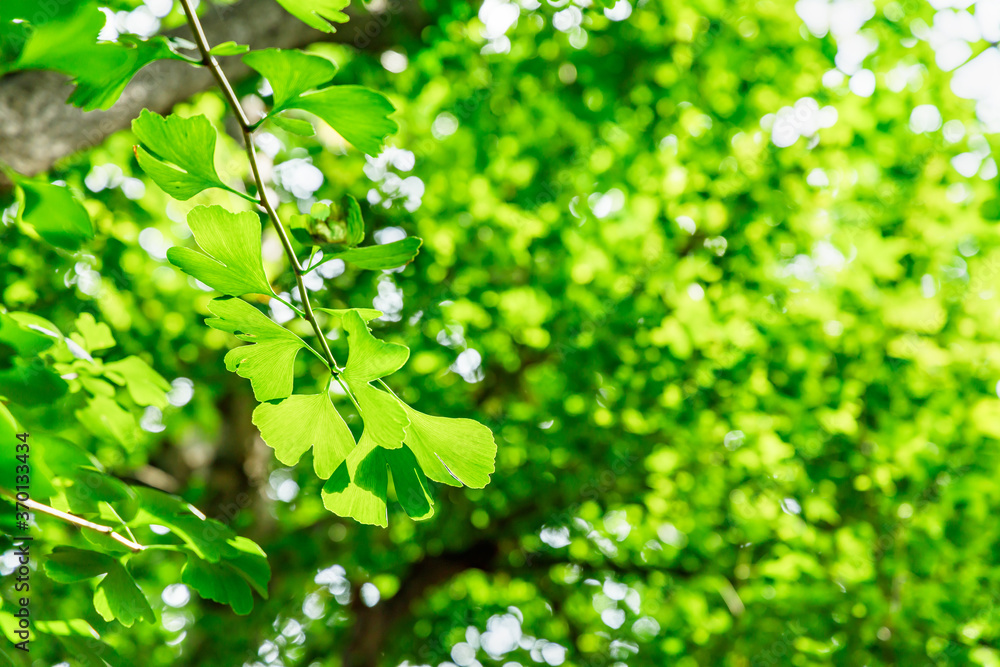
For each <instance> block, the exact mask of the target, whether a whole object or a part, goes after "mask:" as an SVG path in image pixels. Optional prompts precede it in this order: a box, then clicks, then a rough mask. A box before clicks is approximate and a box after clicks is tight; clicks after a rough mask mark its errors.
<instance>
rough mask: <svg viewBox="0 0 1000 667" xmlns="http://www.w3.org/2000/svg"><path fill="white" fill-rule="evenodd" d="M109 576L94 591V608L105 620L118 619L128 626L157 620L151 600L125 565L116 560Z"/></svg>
mask: <svg viewBox="0 0 1000 667" xmlns="http://www.w3.org/2000/svg"><path fill="white" fill-rule="evenodd" d="M115 564H116V565H117V567H116V568H112V569H111V571H110V572H108V574H107V576H105V577H104V579H102V580H101V583H99V584H98V585H97V591H96V592H95V593H94V608H95V609H96V610H97V613H98V614H100V615H101V617H102V618H103V619H104V620H105V621H109V622H110V621H112V620H117V621H118V622H119V623H121V624H122V625H124V626H125V627H126V628H130V627H132V624H133V623H135V622H136V621H148V622H150V623H153V622H155V621H156V615H155V614H154V613H153V608H152V607H150V606H149V600H147V599H146V596H145V595H144V594H143V592H142V590H140V589H139V586H138V585H137V584H136V583H135V579H133V578H132V575H131V574H129V573H128V571H127V570H126V569H125V567H124V566H123V565H122V564H121V563H118V561H115Z"/></svg>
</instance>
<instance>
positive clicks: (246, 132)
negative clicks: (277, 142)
mask: <svg viewBox="0 0 1000 667" xmlns="http://www.w3.org/2000/svg"><path fill="white" fill-rule="evenodd" d="M181 7H183V8H184V15H185V16H186V17H187V22H188V25H189V26H190V27H191V33H192V35H194V40H195V42H196V43H197V45H198V50H199V51H200V52H201V58H202V64H203V65H204V66H205V67H207V68H208V70H209V71H210V72H211V73H212V76H214V77H215V80H216V81H217V82H218V84H219V88H220V89H221V90H222V94H223V96H225V98H226V102H228V103H229V106H230V108H231V109H232V110H233V114H235V116H236V120H237V121H238V122H239V124H240V130H242V132H243V144H244V145H245V146H246V151H247V158H248V159H249V160H250V170H251V171H252V172H253V180H254V182H255V183H256V185H257V204H258V205H259V206H260V207H261V208H262V209H264V211H265V212H266V213H267V215H268V217H269V218H270V219H271V222H272V223H273V224H274V229H275V231H276V232H278V238H279V239H280V240H281V247H282V248H284V250H285V254H286V255H287V256H288V261H289V262H290V263H291V265H292V271H293V272H294V273H295V283H296V285H298V288H299V299H300V300H301V301H302V308H303V310H304V311H305V312H304V314H303V316H304V317H305V318H306V319H307V320H308V321H309V324H311V325H312V328H313V331H314V332H316V336H317V337H318V338H319V341H320V345H321V346H322V349H323V354H324V355H325V357H326V360H325V361H326V363H327V365H328V366H329V367H330V372H331V373H333V374H334V375H336V376H339V374H340V370H341V369H340V367H339V366H338V365H337V361H336V360H335V359H334V358H333V352H331V351H330V344H329V343H327V340H326V336H325V335H324V334H323V330H322V329H321V328H320V326H319V322H317V321H316V314H315V313H314V312H313V308H312V304H311V303H310V302H309V293H308V292H307V291H306V286H305V283H304V282H303V276H304V275H305V272H304V270H303V268H302V264H301V263H300V262H299V259H298V257H296V256H295V250H294V249H293V248H292V241H291V239H290V238H289V236H288V232H287V231H286V230H285V226H284V225H283V224H282V223H281V219H280V218H279V217H278V212H277V211H275V210H274V207H273V206H272V205H271V202H270V201H268V199H267V191H266V190H265V189H264V179H263V178H261V175H260V168H259V167H258V165H257V150H256V149H255V148H254V143H253V133H254V130H255V129H256V128H257V126H258V125H259V123H251V122H250V120H249V119H248V118H247V115H246V113H245V112H244V111H243V107H242V106H241V105H240V101H239V99H238V98H237V97H236V93H235V91H233V87H232V86H231V85H230V83H229V79H227V78H226V74H225V72H223V71H222V68H221V67H219V63H218V61H217V60H216V59H215V57H214V56H212V54H211V53H210V52H211V50H212V49H211V47H210V46H209V44H208V38H207V37H206V36H205V30H204V29H203V28H202V27H201V22H200V21H199V20H198V15H197V14H196V13H195V11H194V8H193V7H192V6H191V0H181Z"/></svg>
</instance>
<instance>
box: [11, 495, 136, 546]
mask: <svg viewBox="0 0 1000 667" xmlns="http://www.w3.org/2000/svg"><path fill="white" fill-rule="evenodd" d="M3 495H4V496H5V497H6V498H7V499H8V500H10V501H11V502H12V503H20V504H21V505H23V506H25V507H27V508H28V509H30V510H34V511H36V512H42V513H44V514H48V515H49V516H54V517H56V518H57V519H62V520H63V521H66V522H67V523H72V524H74V525H76V526H80V527H81V528H89V529H90V530H95V531H97V532H98V533H104V534H105V535H107V536H108V537H110V538H111V539H113V540H114V541H116V542H119V543H120V544H123V545H125V546H126V547H128V548H129V549H131V550H132V551H142V550H144V549H145V548H146V547H144V546H143V545H141V544H139V543H138V542H134V541H132V540H130V539H128V538H127V537H124V536H122V535H119V534H118V533H116V532H115V529H114V528H112V527H111V526H102V525H101V524H99V523H94V522H93V521H87V520H86V519H81V518H80V517H78V516H76V515H75V514H70V513H69V512H63V511H62V510H57V509H56V508H55V507H49V506H48V505H44V504H42V503H40V502H37V501H35V500H31V499H28V500H18V499H17V498H16V497H15V496H13V495H11V494H10V492H8V491H4V492H3ZM125 529H126V530H128V526H126V527H125Z"/></svg>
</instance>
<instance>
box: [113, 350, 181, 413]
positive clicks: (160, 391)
mask: <svg viewBox="0 0 1000 667" xmlns="http://www.w3.org/2000/svg"><path fill="white" fill-rule="evenodd" d="M104 375H105V377H107V378H108V379H110V380H111V381H112V382H114V383H115V384H118V385H124V386H125V387H126V388H127V389H128V393H129V395H130V396H131V397H132V400H133V401H135V402H136V403H138V404H139V405H153V406H156V407H158V408H160V409H163V408H165V407H167V392H168V391H170V383H169V382H167V381H166V380H165V379H164V378H163V376H162V375H160V374H159V373H157V372H156V371H155V370H153V369H152V368H151V367H150V365H149V364H147V363H146V362H145V361H143V360H142V359H141V358H139V357H136V356H131V357H125V358H124V359H122V360H120V361H112V362H110V363H106V364H104Z"/></svg>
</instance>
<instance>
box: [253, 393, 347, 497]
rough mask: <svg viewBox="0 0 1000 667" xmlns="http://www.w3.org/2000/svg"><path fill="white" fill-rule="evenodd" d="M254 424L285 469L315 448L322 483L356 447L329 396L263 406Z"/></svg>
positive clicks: (299, 397) (290, 399)
mask: <svg viewBox="0 0 1000 667" xmlns="http://www.w3.org/2000/svg"><path fill="white" fill-rule="evenodd" d="M253 423H254V424H256V425H257V428H259V429H260V435H261V437H262V438H263V439H264V442H266V443H267V444H268V445H269V446H270V447H271V448H273V449H274V455H275V456H276V457H277V458H278V460H279V461H281V462H282V463H284V464H285V465H288V466H293V465H295V464H296V463H298V462H299V458H300V457H301V456H302V454H304V453H305V451H306V450H307V449H309V448H310V447H312V448H313V467H315V469H316V474H317V475H318V476H319V477H320V478H322V479H327V478H328V477H329V476H330V475H332V474H333V472H334V471H335V470H336V469H337V468H338V467H339V466H340V464H341V463H343V462H344V459H345V458H346V457H347V455H348V454H349V453H350V452H351V450H352V449H354V445H355V443H354V436H353V435H351V430H350V429H349V428H348V427H347V423H346V422H345V421H344V418H343V417H341V416H340V413H339V412H338V411H337V408H335V407H334V406H333V404H332V403H331V402H330V396H329V394H328V393H327V392H322V393H320V394H312V395H296V396H290V397H288V398H286V399H285V400H283V401H281V402H280V403H261V404H260V405H258V406H257V409H256V410H254V412H253Z"/></svg>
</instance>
